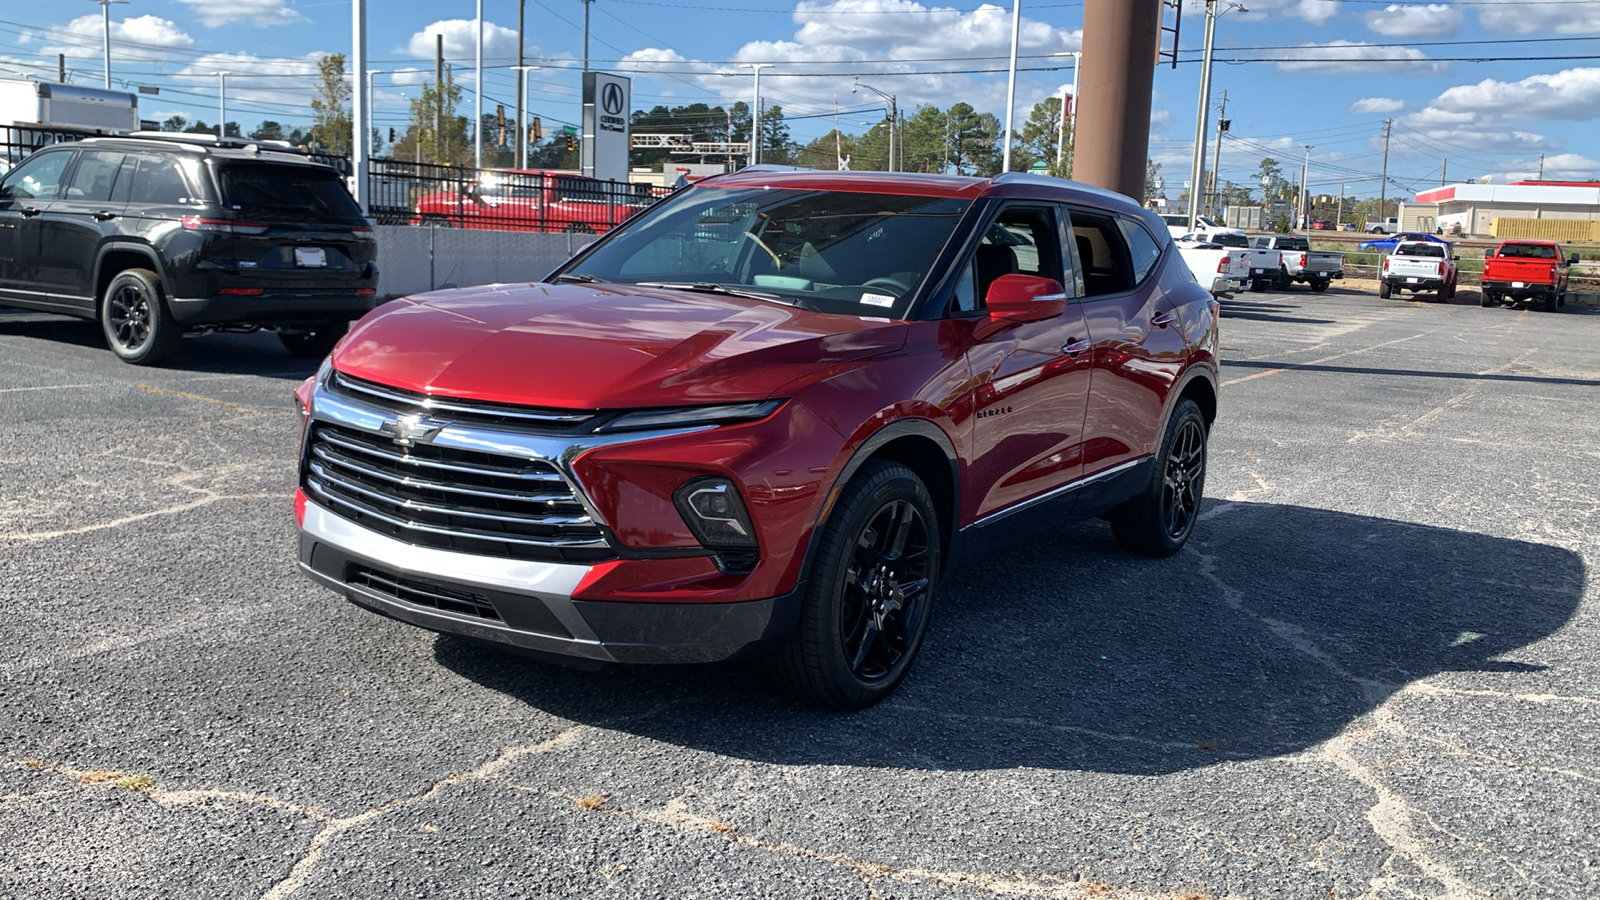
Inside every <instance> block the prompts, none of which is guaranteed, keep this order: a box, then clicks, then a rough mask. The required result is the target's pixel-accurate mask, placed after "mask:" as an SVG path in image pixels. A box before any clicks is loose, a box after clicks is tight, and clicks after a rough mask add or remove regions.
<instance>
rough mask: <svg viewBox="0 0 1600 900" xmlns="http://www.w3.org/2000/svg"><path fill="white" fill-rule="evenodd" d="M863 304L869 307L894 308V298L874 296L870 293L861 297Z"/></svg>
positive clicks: (883, 295)
mask: <svg viewBox="0 0 1600 900" xmlns="http://www.w3.org/2000/svg"><path fill="white" fill-rule="evenodd" d="M861 302H862V303H865V304H866V305H868V306H893V305H894V298H893V297H891V296H889V295H888V294H874V293H872V292H871V291H868V292H867V293H865V294H862V295H861Z"/></svg>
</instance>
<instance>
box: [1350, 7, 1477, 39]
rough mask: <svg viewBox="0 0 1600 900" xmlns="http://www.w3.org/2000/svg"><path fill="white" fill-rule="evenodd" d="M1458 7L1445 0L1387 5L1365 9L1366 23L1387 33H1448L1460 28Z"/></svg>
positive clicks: (1375, 29) (1380, 31) (1414, 34)
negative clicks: (1444, 0)
mask: <svg viewBox="0 0 1600 900" xmlns="http://www.w3.org/2000/svg"><path fill="white" fill-rule="evenodd" d="M1461 18H1462V16H1461V10H1459V9H1456V8H1455V7H1453V6H1450V5H1449V4H1447V3H1430V4H1428V5H1427V6H1400V5H1399V4H1394V3H1391V4H1389V5H1388V6H1387V7H1385V8H1383V9H1380V10H1375V11H1373V12H1369V13H1367V14H1366V15H1365V16H1364V17H1363V19H1364V20H1365V21H1366V23H1367V27H1368V28H1370V29H1372V30H1373V31H1376V32H1377V33H1379V34H1382V35H1386V36H1388V37H1398V38H1413V37H1450V36H1452V35H1454V34H1455V33H1456V32H1457V31H1459V30H1460V29H1461Z"/></svg>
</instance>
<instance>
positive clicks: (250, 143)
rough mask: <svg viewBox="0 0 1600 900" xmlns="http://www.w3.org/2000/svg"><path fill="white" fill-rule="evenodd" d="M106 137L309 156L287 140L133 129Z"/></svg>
mask: <svg viewBox="0 0 1600 900" xmlns="http://www.w3.org/2000/svg"><path fill="white" fill-rule="evenodd" d="M106 137H120V138H138V139H140V140H151V141H172V142H174V143H179V144H194V145H196V146H200V147H215V148H217V149H219V150H243V151H246V152H249V153H259V152H260V151H262V150H271V151H273V152H275V153H294V154H296V155H299V156H309V155H310V154H308V153H307V152H306V151H304V150H301V149H300V148H299V147H296V146H295V145H293V144H291V143H289V142H288V141H267V140H259V141H258V140H253V139H250V138H238V137H223V138H219V137H216V136H214V135H209V134H192V133H186V132H176V131H135V132H133V133H131V134H123V135H106Z"/></svg>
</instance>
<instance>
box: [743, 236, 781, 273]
mask: <svg viewBox="0 0 1600 900" xmlns="http://www.w3.org/2000/svg"><path fill="white" fill-rule="evenodd" d="M741 234H742V235H743V236H744V237H747V238H749V239H750V240H752V241H755V242H756V246H757V247H760V248H761V249H763V250H765V251H767V255H768V256H770V257H772V265H773V268H777V269H781V268H783V260H781V259H779V258H778V254H776V253H773V252H772V248H771V247H768V246H767V242H766V241H763V240H762V239H761V238H759V237H757V236H756V233H755V232H753V231H745V232H741Z"/></svg>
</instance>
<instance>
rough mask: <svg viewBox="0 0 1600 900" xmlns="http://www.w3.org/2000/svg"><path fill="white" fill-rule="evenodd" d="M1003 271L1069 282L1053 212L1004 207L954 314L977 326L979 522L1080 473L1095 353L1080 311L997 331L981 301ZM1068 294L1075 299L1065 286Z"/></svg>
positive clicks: (972, 361) (970, 268) (971, 357)
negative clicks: (1093, 353)
mask: <svg viewBox="0 0 1600 900" xmlns="http://www.w3.org/2000/svg"><path fill="white" fill-rule="evenodd" d="M1006 274H1023V275H1038V276H1041V277H1045V278H1052V279H1055V280H1056V281H1060V282H1063V284H1067V285H1071V284H1072V283H1073V279H1071V278H1068V277H1067V275H1066V266H1065V261H1064V258H1063V253H1062V247H1061V228H1060V222H1059V220H1058V217H1057V212H1056V209H1055V207H1053V206H1050V205H1037V206H1036V205H1027V204H1010V205H1007V206H1005V207H1002V208H1001V209H1000V211H999V213H998V214H997V215H996V217H995V218H994V220H993V221H992V222H991V223H990V224H989V226H988V227H987V229H986V230H985V232H984V236H983V239H982V242H981V243H980V244H979V246H978V247H977V249H976V251H975V253H974V255H973V257H972V259H971V261H970V262H969V263H968V265H967V269H966V270H965V271H964V272H963V275H962V282H961V287H959V288H958V292H957V295H956V304H957V306H958V307H966V308H965V309H960V308H958V309H957V310H955V311H954V314H956V315H962V314H966V315H968V316H969V317H971V321H973V322H974V323H975V325H974V328H973V334H974V335H975V336H976V337H975V338H974V341H973V343H972V344H971V346H970V347H969V349H968V350H967V360H968V364H969V366H970V369H971V372H972V378H973V383H974V388H973V392H972V415H973V417H974V425H973V431H972V435H973V438H972V440H973V444H972V451H973V452H972V458H971V465H970V467H969V470H968V478H970V479H971V483H972V486H973V487H974V489H975V490H976V492H977V496H978V497H979V498H981V499H980V500H979V501H978V508H977V509H976V510H973V513H974V514H975V516H976V517H977V518H980V519H981V518H982V517H984V516H987V515H990V514H992V513H995V512H1000V511H1003V510H1005V509H1006V508H1008V507H1013V506H1015V505H1016V504H1018V503H1022V502H1024V501H1027V500H1030V499H1035V498H1039V497H1041V496H1042V495H1044V494H1048V493H1049V492H1050V491H1052V490H1055V489H1057V488H1060V487H1063V486H1064V485H1066V484H1067V483H1069V482H1071V481H1073V480H1075V479H1076V478H1077V477H1078V476H1079V475H1080V474H1082V472H1083V448H1082V444H1083V419H1084V408H1085V404H1086V403H1087V400H1088V393H1089V371H1090V359H1091V354H1089V353H1088V352H1087V351H1088V349H1089V340H1088V338H1089V334H1088V331H1087V329H1086V328H1085V325H1084V320H1083V313H1082V312H1081V311H1080V310H1079V309H1078V307H1077V305H1076V304H1068V306H1067V309H1066V311H1065V312H1064V313H1062V314H1061V315H1060V316H1058V317H1056V318H1053V319H1047V320H1045V321H1043V322H1030V323H1026V324H1022V325H1014V326H1009V327H1002V328H1000V329H999V330H993V328H994V323H992V322H991V321H990V320H989V319H988V318H987V316H983V315H982V312H983V308H984V307H983V297H984V295H985V294H986V293H987V291H988V289H989V286H990V285H991V284H993V283H994V281H995V279H997V278H999V277H1000V276H1001V275H1006ZM1067 290H1068V292H1069V293H1071V290H1072V289H1071V288H1070V287H1069V288H1068V289H1067Z"/></svg>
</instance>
